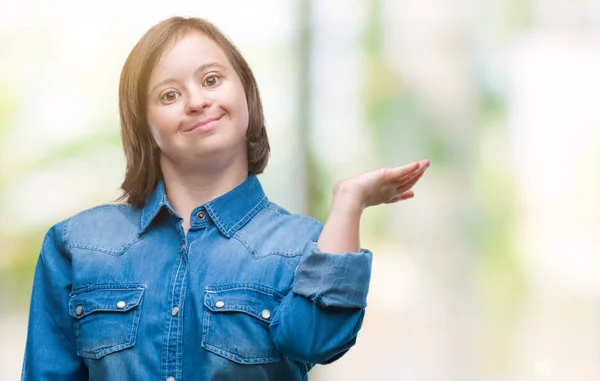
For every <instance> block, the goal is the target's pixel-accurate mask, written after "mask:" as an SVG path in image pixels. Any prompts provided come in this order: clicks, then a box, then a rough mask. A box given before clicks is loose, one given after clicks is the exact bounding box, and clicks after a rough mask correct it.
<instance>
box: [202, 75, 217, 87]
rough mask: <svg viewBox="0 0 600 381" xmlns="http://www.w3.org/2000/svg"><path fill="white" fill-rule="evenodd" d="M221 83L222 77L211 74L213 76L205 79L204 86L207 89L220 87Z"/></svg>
mask: <svg viewBox="0 0 600 381" xmlns="http://www.w3.org/2000/svg"><path fill="white" fill-rule="evenodd" d="M219 83H221V77H220V76H218V75H217V74H211V75H209V76H207V77H206V78H204V83H203V85H204V86H206V87H215V86H218V85H219Z"/></svg>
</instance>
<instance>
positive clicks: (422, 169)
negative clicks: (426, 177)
mask: <svg viewBox="0 0 600 381" xmlns="http://www.w3.org/2000/svg"><path fill="white" fill-rule="evenodd" d="M427 168H429V165H425V166H423V167H420V168H419V169H418V170H417V171H415V172H413V173H410V174H408V175H405V176H403V177H402V178H400V179H398V181H397V183H401V186H403V185H406V184H408V183H409V182H413V184H414V183H416V181H418V180H419V179H420V178H421V177H422V176H423V173H425V170H426V169H427ZM415 180H416V181H415Z"/></svg>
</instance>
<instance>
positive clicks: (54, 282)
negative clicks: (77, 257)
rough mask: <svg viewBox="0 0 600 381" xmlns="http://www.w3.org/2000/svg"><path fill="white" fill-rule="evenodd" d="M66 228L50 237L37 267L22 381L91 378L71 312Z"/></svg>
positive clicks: (50, 232) (45, 242)
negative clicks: (82, 356)
mask: <svg viewBox="0 0 600 381" xmlns="http://www.w3.org/2000/svg"><path fill="white" fill-rule="evenodd" d="M62 228H63V225H62V224H58V225H56V226H54V227H53V228H52V229H50V231H49V232H48V233H47V234H46V238H45V239H44V243H43V246H42V250H41V253H40V256H39V259H38V263H37V266H36V270H35V276H34V281H33V291H32V294H31V305H30V310H29V325H28V329H27V344H26V347H25V359H24V362H23V372H22V375H21V380H22V381H30V380H31V381H34V380H35V381H44V380H74V381H77V380H87V379H88V370H87V368H86V367H85V364H84V363H83V361H82V359H81V358H80V357H79V356H77V347H76V341H75V334H74V332H73V327H72V317H71V316H70V315H69V313H68V303H69V293H70V291H71V259H70V257H68V256H67V255H66V251H65V250H64V247H63V243H62Z"/></svg>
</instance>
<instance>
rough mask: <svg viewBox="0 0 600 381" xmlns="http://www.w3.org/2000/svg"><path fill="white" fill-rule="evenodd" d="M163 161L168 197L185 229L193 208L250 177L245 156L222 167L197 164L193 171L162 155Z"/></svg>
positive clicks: (188, 224) (162, 168) (222, 193)
mask: <svg viewBox="0 0 600 381" xmlns="http://www.w3.org/2000/svg"><path fill="white" fill-rule="evenodd" d="M160 165H161V170H162V174H163V179H164V183H165V192H166V194H167V198H168V199H169V202H170V203H171V205H172V206H173V209H175V211H176V212H177V214H179V215H180V216H181V217H182V218H183V228H184V231H186V232H187V230H188V229H189V226H190V216H191V213H192V210H194V208H196V207H198V206H200V205H203V204H205V203H207V202H209V201H211V200H213V199H215V198H217V197H219V196H222V195H224V194H225V193H227V192H229V191H230V190H232V189H234V188H235V187H237V186H238V185H240V184H241V183H243V182H244V181H245V180H246V178H247V177H248V165H247V162H246V161H245V158H244V161H243V162H242V163H240V162H235V161H234V162H231V163H229V164H228V165H225V166H220V167H219V168H215V167H202V166H197V167H196V168H194V170H193V171H186V170H184V169H183V168H182V167H181V166H177V165H175V164H174V163H173V162H171V161H170V160H168V159H167V158H166V157H164V155H162V156H161V160H160Z"/></svg>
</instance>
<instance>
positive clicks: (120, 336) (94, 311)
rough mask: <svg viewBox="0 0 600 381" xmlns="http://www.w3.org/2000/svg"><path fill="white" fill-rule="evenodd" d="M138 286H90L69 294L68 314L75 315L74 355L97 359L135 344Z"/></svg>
mask: <svg viewBox="0 0 600 381" xmlns="http://www.w3.org/2000/svg"><path fill="white" fill-rule="evenodd" d="M143 295H144V287H143V286H142V285H137V284H135V285H131V284H127V285H123V284H117V285H110V284H109V285H106V284H103V285H93V286H90V287H86V288H84V289H81V290H76V291H74V292H72V293H71V298H70V300H69V314H70V315H71V316H73V317H74V318H75V322H74V327H75V335H76V337H77V354H78V355H79V356H81V357H85V358H91V359H99V358H101V357H103V356H106V355H107V354H110V353H113V352H116V351H120V350H123V349H126V348H130V347H132V346H134V345H135V340H136V337H137V330H138V325H139V321H140V312H141V309H140V305H141V303H142V298H143Z"/></svg>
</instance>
